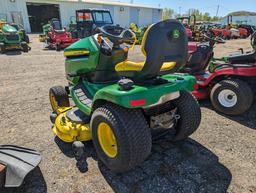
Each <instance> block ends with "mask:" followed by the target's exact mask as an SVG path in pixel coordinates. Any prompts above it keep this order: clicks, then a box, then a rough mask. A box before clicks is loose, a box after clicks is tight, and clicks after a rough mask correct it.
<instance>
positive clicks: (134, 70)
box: [115, 20, 188, 82]
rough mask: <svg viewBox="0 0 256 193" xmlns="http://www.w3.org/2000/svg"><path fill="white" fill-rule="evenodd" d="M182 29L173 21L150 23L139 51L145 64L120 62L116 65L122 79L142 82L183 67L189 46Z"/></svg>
mask: <svg viewBox="0 0 256 193" xmlns="http://www.w3.org/2000/svg"><path fill="white" fill-rule="evenodd" d="M187 41H188V40H187V36H186V31H185V28H184V26H183V25H182V24H181V23H180V22H179V21H176V20H166V21H162V22H159V23H157V24H153V25H151V26H150V27H148V29H147V30H146V31H145V34H144V36H143V39H142V44H141V51H142V53H143V54H144V56H145V57H146V61H143V62H132V61H128V60H126V61H123V62H120V63H118V64H117V65H116V66H115V70H116V72H117V73H118V74H119V75H120V76H121V77H127V78H130V79H132V80H133V81H135V82H136V81H137V82H143V81H146V80H149V79H154V78H156V77H157V76H159V75H163V74H170V73H174V72H177V71H178V70H179V69H180V68H181V67H183V66H184V65H185V62H186V58H187V53H188V46H187Z"/></svg>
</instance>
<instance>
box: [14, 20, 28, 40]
mask: <svg viewBox="0 0 256 193" xmlns="http://www.w3.org/2000/svg"><path fill="white" fill-rule="evenodd" d="M10 25H11V26H12V27H14V28H15V29H16V30H17V31H18V34H19V35H20V37H21V40H22V41H24V42H26V43H27V44H29V37H28V34H27V33H26V31H25V29H24V27H23V26H22V25H20V24H16V23H11V24H10Z"/></svg>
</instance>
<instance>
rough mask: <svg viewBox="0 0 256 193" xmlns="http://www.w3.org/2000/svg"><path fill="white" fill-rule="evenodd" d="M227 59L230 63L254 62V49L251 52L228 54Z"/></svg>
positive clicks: (255, 52) (255, 53) (255, 56)
mask: <svg viewBox="0 0 256 193" xmlns="http://www.w3.org/2000/svg"><path fill="white" fill-rule="evenodd" d="M227 59H228V61H229V62H230V63H231V64H248V63H256V51H255V50H254V51H253V52H251V53H246V54H240V55H235V56H230V57H228V58H227Z"/></svg>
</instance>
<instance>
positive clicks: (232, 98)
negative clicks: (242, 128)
mask: <svg viewBox="0 0 256 193" xmlns="http://www.w3.org/2000/svg"><path fill="white" fill-rule="evenodd" d="M210 99H211V102H212V105H213V107H214V108H215V109H216V110H217V111H219V112H221V113H224V114H227V115H240V114H242V113H244V112H246V111H247V110H248V109H249V108H250V107H251V105H252V103H253V91H252V89H251V88H250V86H249V85H248V84H247V83H246V82H244V81H242V80H239V79H230V80H222V81H220V82H219V83H217V84H215V85H214V87H213V88H212V90H211V94H210Z"/></svg>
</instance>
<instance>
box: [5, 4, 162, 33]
mask: <svg viewBox="0 0 256 193" xmlns="http://www.w3.org/2000/svg"><path fill="white" fill-rule="evenodd" d="M87 8H100V9H101V8H102V9H108V10H110V12H111V15H112V18H113V21H114V23H115V24H119V25H121V26H123V27H129V25H130V23H131V22H135V23H137V24H138V26H143V25H149V24H152V23H155V22H158V21H160V20H161V19H162V9H161V8H156V7H149V6H144V5H137V4H131V3H121V2H116V1H103V0H0V14H1V15H7V20H8V21H9V22H16V23H21V24H23V26H24V28H25V30H26V31H28V32H39V31H41V26H42V24H43V23H44V24H45V23H46V22H47V21H48V20H49V19H51V18H53V17H55V18H56V17H57V18H60V20H61V22H62V25H63V26H67V25H68V24H69V23H70V20H71V18H72V17H73V16H75V11H76V10H79V9H87Z"/></svg>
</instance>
